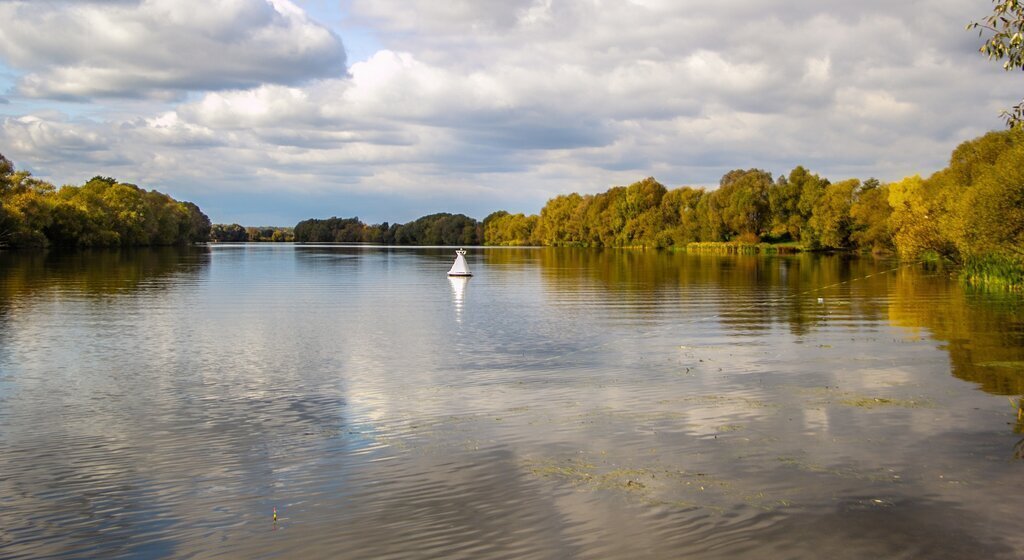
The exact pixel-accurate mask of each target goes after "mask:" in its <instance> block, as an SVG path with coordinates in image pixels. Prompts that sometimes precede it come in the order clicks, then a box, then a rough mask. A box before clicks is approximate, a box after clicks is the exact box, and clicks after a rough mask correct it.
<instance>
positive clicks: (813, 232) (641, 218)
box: [483, 127, 1024, 289]
mask: <svg viewBox="0 0 1024 560" xmlns="http://www.w3.org/2000/svg"><path fill="white" fill-rule="evenodd" d="M483 229H484V235H483V237H484V242H485V243H486V244H488V245H554V246H579V247H655V248H670V247H675V248H685V247H686V246H687V245H688V244H690V243H694V242H731V243H746V244H756V243H779V244H789V245H794V246H797V247H799V248H801V249H805V250H852V251H871V252H874V253H890V252H895V253H897V254H898V255H899V256H900V257H901V258H905V259H922V258H925V259H942V260H945V261H951V262H953V263H957V264H961V265H963V267H964V268H963V270H964V274H965V278H966V279H967V280H968V281H970V282H976V283H985V284H988V285H991V284H993V283H997V284H998V283H1003V284H1006V285H1008V286H1014V287H1016V289H1020V288H1021V287H1024V129H1021V128H1020V127H1018V128H1014V129H1010V130H1006V131H1000V132H990V133H988V134H986V135H984V136H981V137H979V138H976V139H974V140H970V141H967V142H964V143H962V144H961V145H960V146H958V147H957V148H956V149H955V150H954V151H953V153H952V155H951V157H950V161H949V165H948V166H947V167H946V168H944V169H942V170H940V171H938V172H936V173H934V174H932V175H931V176H930V177H928V178H921V177H920V176H917V175H914V176H911V177H906V178H904V179H902V180H900V181H896V182H893V183H888V184H882V183H880V182H879V181H877V180H875V179H867V180H864V181H860V180H858V179H846V180H842V181H837V182H832V181H830V180H829V179H827V178H824V177H820V176H819V175H817V174H815V173H812V172H811V171H809V170H807V169H805V168H804V167H802V166H798V167H796V168H794V169H793V170H792V171H790V172H789V173H788V174H784V175H780V176H779V177H777V178H775V179H774V180H773V178H772V175H771V174H770V173H768V172H766V171H763V170H760V169H747V170H740V169H738V170H734V171H730V172H728V173H726V174H725V175H724V176H723V177H722V179H721V182H720V183H719V186H718V188H717V189H715V190H711V191H708V190H705V189H702V188H694V187H679V188H676V189H671V190H670V189H667V188H666V187H665V186H663V185H662V184H660V183H658V182H657V181H655V180H654V179H653V178H647V179H644V180H642V181H639V182H637V183H633V184H632V185H629V186H625V187H613V188H611V189H609V190H607V191H605V192H603V193H599V194H593V195H589V194H588V195H580V194H576V193H572V194H567V195H560V196H557V197H555V198H552V199H551V200H549V201H548V202H547V204H545V205H544V207H543V208H542V209H541V211H540V214H539V215H531V216H526V215H523V214H509V213H508V212H495V213H493V214H491V215H490V216H488V217H487V218H486V219H484V221H483Z"/></svg>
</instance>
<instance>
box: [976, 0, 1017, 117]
mask: <svg viewBox="0 0 1024 560" xmlns="http://www.w3.org/2000/svg"><path fill="white" fill-rule="evenodd" d="M993 3H994V4H995V7H994V8H993V10H992V14H991V15H989V16H988V17H986V18H984V19H982V20H981V21H975V22H972V23H969V24H968V25H967V29H969V30H970V29H977V30H978V36H979V37H983V36H984V35H985V34H986V32H988V33H991V35H990V36H989V37H988V39H986V40H985V42H984V43H983V44H982V45H981V48H980V49H979V50H980V51H981V53H982V54H984V55H985V56H987V57H988V59H989V60H1004V59H1005V61H1004V62H1003V70H1006V71H1007V72H1009V71H1010V70H1024V2H1022V1H1021V0H993ZM1001 116H1002V117H1003V118H1004V119H1005V120H1006V126H1007V127H1009V128H1020V127H1024V101H1021V102H1020V103H1018V104H1017V105H1015V106H1014V107H1013V108H1012V109H1010V110H1009V111H1003V112H1002V115H1001Z"/></svg>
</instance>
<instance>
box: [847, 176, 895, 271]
mask: <svg viewBox="0 0 1024 560" xmlns="http://www.w3.org/2000/svg"><path fill="white" fill-rule="evenodd" d="M891 214H892V207H891V206H889V186H888V185H881V186H880V185H879V183H878V181H877V180H874V179H868V180H867V181H864V184H863V185H862V186H861V189H860V191H859V192H857V193H856V196H855V199H854V201H853V204H851V205H850V241H851V242H852V243H853V245H854V246H856V247H860V248H863V249H870V250H871V252H873V253H888V252H890V251H892V250H894V247H893V243H892V232H891V231H890V230H889V216H890V215H891Z"/></svg>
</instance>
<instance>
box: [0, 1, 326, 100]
mask: <svg viewBox="0 0 1024 560" xmlns="http://www.w3.org/2000/svg"><path fill="white" fill-rule="evenodd" d="M0 57H2V58H3V59H4V60H5V61H6V62H7V63H8V65H10V66H11V67H14V68H17V69H20V70H23V71H25V72H27V74H25V75H24V76H22V77H21V79H20V80H19V82H18V85H17V91H18V92H19V93H20V94H21V95H25V96H28V97H42V98H56V99H83V98H92V97H155V98H175V97H177V96H180V95H181V93H182V92H184V91H188V90H220V89H231V88H247V87H254V86H258V85H260V84H264V83H273V84H296V83H301V82H303V81H305V80H308V79H311V78H316V77H322V76H340V75H343V74H344V71H345V51H344V47H343V46H342V43H341V39H340V38H339V37H338V36H337V35H335V34H334V33H332V32H331V31H330V30H328V29H327V28H325V27H323V26H322V25H320V24H317V23H316V22H313V21H312V20H310V19H309V18H308V17H307V16H306V15H305V13H304V12H302V10H300V9H299V8H297V7H296V6H295V5H294V4H292V3H290V2H289V1H288V0H218V1H209V0H143V1H139V2H128V1H120V2H111V1H107V2H98V1H85V2H60V1H56V2H21V1H16V2H0Z"/></svg>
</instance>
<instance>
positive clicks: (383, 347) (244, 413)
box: [0, 245, 1024, 559]
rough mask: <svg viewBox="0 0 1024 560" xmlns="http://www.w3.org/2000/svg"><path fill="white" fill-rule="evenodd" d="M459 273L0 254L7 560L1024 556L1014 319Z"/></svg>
mask: <svg viewBox="0 0 1024 560" xmlns="http://www.w3.org/2000/svg"><path fill="white" fill-rule="evenodd" d="M453 257H454V254H453V251H452V249H450V248H385V247H354V246H293V245H218V246H213V247H210V248H198V249H189V250H174V249H163V250H142V251H132V252H83V253H75V254H60V253H48V254H45V255H43V254H35V255H29V254H19V253H0V513H2V516H3V522H2V523H0V557H4V558H36V557H67V558H72V557H75V558H80V557H103V558H115V557H125V558H150V557H180V558H212V557H218V558H271V557H297V558H298V557H330V558H370V557H373V558H414V557H445V558H567V557H575V558H637V557H658V558H668V557H673V558H678V557H687V558H690V557H692V558H738V557H757V558H759V559H771V558H821V557H831V558H864V557H872V556H874V557H883V558H1020V557H1022V556H1024V535H1022V534H1021V533H1020V531H1019V525H1020V520H1021V512H1022V511H1024V510H1022V508H1021V507H1020V504H1019V498H1018V497H1016V496H1015V494H1017V493H1019V492H1018V491H1019V488H1020V484H1021V481H1022V480H1024V479H1022V475H1024V461H1022V460H1021V459H1020V455H1021V453H1022V450H1021V445H1022V444H1021V443H1020V442H1021V439H1022V437H1024V436H1022V434H1021V433H1020V432H1021V428H1022V426H1021V425H1020V424H1019V423H1018V421H1017V415H1016V409H1015V408H1014V407H1013V406H1011V398H1012V400H1013V402H1016V399H1017V397H1019V396H1020V395H1021V393H1024V304H1022V303H1021V301H1020V300H1019V299H1015V298H1012V297H999V296H993V295H985V294H978V293H971V292H967V291H965V290H964V289H963V288H961V287H960V286H959V285H958V284H957V283H956V282H955V281H954V280H950V278H949V275H948V273H947V272H945V271H942V270H934V269H932V270H929V269H926V268H922V267H920V266H916V265H911V266H907V265H900V264H899V263H897V262H894V261H889V260H876V259H871V258H851V257H844V256H821V255H800V256H785V257H742V256H730V257H726V256H708V255H703V256H695V255H682V254H669V253H664V252H651V251H648V252H643V251H597V250H575V249H499V248H494V249H470V250H469V254H468V255H467V258H468V261H469V264H470V267H471V269H472V270H473V272H474V273H475V274H476V275H475V276H474V277H473V278H471V279H469V280H464V279H452V280H449V279H448V278H446V276H445V272H446V271H447V269H448V267H449V266H450V265H451V261H452V258H453ZM274 508H276V509H277V511H278V515H279V518H278V521H277V522H276V523H274V522H273V520H272V512H273V510H274Z"/></svg>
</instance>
